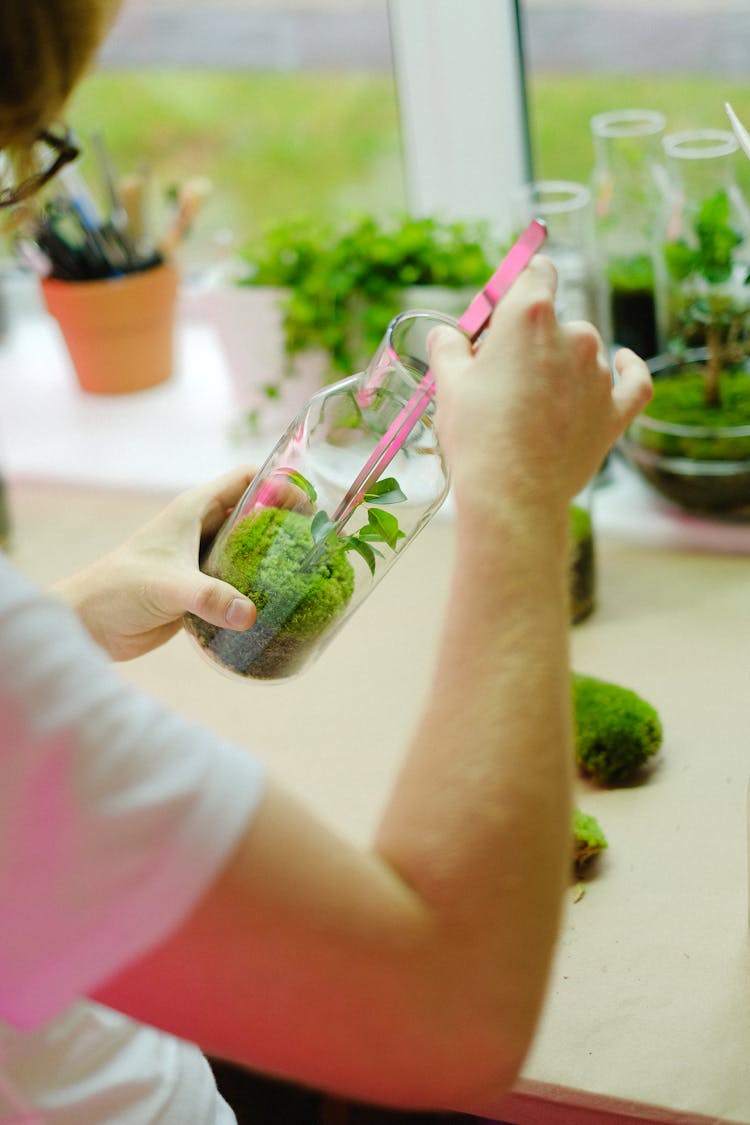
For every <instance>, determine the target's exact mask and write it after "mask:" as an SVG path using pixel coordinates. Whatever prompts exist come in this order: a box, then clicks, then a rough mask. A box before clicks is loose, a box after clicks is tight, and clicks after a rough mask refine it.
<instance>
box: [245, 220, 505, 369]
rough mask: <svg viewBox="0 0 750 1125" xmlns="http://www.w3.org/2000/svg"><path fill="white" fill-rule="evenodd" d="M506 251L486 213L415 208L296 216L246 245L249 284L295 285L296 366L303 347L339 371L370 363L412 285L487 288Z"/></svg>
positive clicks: (287, 317) (290, 328) (289, 316)
mask: <svg viewBox="0 0 750 1125" xmlns="http://www.w3.org/2000/svg"><path fill="white" fill-rule="evenodd" d="M500 253H501V251H500V247H499V245H498V244H497V243H496V242H495V241H494V240H493V239H492V237H491V236H490V233H489V228H488V226H487V224H484V223H466V222H441V221H439V220H438V219H435V218H429V217H427V218H416V217H412V216H409V215H398V216H396V217H393V218H390V219H383V220H379V219H377V218H375V217H374V216H372V215H361V216H358V217H355V218H350V219H348V220H347V221H345V222H343V223H333V222H322V221H315V220H307V219H304V218H296V219H293V220H290V221H287V222H284V223H281V224H277V225H276V226H273V227H271V228H270V229H269V230H268V231H267V232H266V234H265V235H264V236H263V237H262V238H261V239H258V240H256V241H255V242H254V243H252V244H251V245H250V246H248V247H247V248H246V249H245V251H244V254H243V257H244V258H245V260H246V262H247V264H248V266H249V271H250V272H249V276H248V277H247V278H246V279H244V280H243V281H242V282H241V284H245V285H267V286H273V287H280V288H282V289H287V290H288V291H289V292H288V294H287V295H286V296H285V297H284V298H283V299H282V313H283V326H284V337H285V350H286V357H287V362H288V368H289V371H290V372H291V371H292V370H293V368H294V361H295V358H296V357H297V356H299V354H300V353H302V352H306V351H310V350H321V351H323V352H326V353H327V354H328V356H329V357H330V364H329V379H330V380H335V379H338V378H341V377H342V376H343V375H351V374H352V373H353V372H355V371H359V370H362V369H363V367H364V366H365V364H366V363H367V362H368V361H369V359H370V358H371V356H372V355H373V353H374V352H375V350H376V348H377V346H378V344H379V343H380V341H381V339H382V336H383V333H384V332H385V329H386V328H387V326H388V324H389V322H390V321H391V319H392V318H393V317H394V316H395V315H396V313H398V312H400V311H401V309H402V307H403V305H402V299H401V293H402V291H403V290H404V289H405V288H410V287H413V286H422V285H430V286H441V287H445V288H448V289H456V290H464V289H478V288H480V287H481V286H482V285H484V283H485V282H486V280H487V278H488V276H489V275H490V273H491V272H492V270H493V269H494V268H495V267H496V265H497V261H498V260H499V257H500ZM462 311H463V308H461V309H459V310H458V315H460V313H461V312H462Z"/></svg>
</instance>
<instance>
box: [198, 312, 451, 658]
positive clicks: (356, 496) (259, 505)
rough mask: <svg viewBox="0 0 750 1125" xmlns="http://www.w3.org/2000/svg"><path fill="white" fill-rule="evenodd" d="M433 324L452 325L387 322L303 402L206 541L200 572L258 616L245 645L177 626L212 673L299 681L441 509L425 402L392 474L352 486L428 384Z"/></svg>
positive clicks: (440, 470)
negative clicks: (348, 372)
mask: <svg viewBox="0 0 750 1125" xmlns="http://www.w3.org/2000/svg"><path fill="white" fill-rule="evenodd" d="M438 324H450V325H453V326H455V325H456V321H455V320H454V319H453V318H451V317H449V316H447V315H443V314H440V313H437V312H431V311H423V310H413V311H409V312H405V313H402V314H400V315H399V316H397V317H395V318H394V319H393V320H392V321H391V323H390V325H389V326H388V329H387V331H386V333H385V336H384V338H383V341H382V343H381V345H380V347H379V349H378V351H377V353H376V354H375V356H374V358H373V360H372V362H371V363H370V365H369V366H368V368H367V369H366V370H365V371H364V372H361V373H359V374H356V375H352V376H350V377H349V378H347V379H344V380H342V381H340V382H338V383H335V384H333V385H331V386H329V387H326V388H324V389H323V390H321V391H319V392H318V393H317V394H315V395H314V396H313V397H312V398H311V399H310V401H309V403H308V404H307V406H306V407H305V408H304V409H303V410H302V411H301V412H300V414H299V415H298V416H297V418H296V419H295V420H294V421H293V423H292V424H291V425H290V426H289V428H288V429H287V430H286V432H285V433H284V435H283V436H282V437H281V439H280V440H279V442H278V443H277V445H276V447H275V448H274V450H273V452H272V453H271V454H270V456H269V457H268V459H267V461H266V463H265V464H264V466H263V467H262V468H261V470H260V472H259V473H258V475H257V476H256V477H255V479H254V481H253V482H252V484H251V485H250V486H249V488H248V489H247V491H246V492H245V494H244V495H243V497H242V498H241V500H240V501H239V503H238V504H237V505H236V507H235V509H234V511H233V512H232V513H231V515H230V516H229V518H228V519H227V521H226V522H225V524H224V526H223V527H222V529H221V530H220V532H219V533H218V535H217V536H216V538H215V539H214V541H213V543H212V545H211V547H210V550H209V552H208V554H207V556H206V557H205V558H204V559H203V560H202V562H201V566H202V568H203V570H204V571H205V572H206V573H209V574H212V575H214V576H215V577H219V578H222V579H225V580H226V581H228V582H230V583H231V584H232V585H234V586H235V587H236V588H237V589H239V590H241V591H242V592H243V593H245V594H247V595H249V596H250V597H251V598H252V599H253V601H254V602H255V604H256V606H257V609H258V617H257V620H256V622H255V624H254V625H253V626H252V628H251V629H249V630H247V632H244V633H236V632H233V631H232V630H229V629H223V628H219V627H217V626H215V625H210V624H208V623H207V622H205V621H203V620H202V619H201V618H198V617H196V616H194V615H187V616H186V618H185V622H184V623H185V628H186V629H187V631H188V632H189V633H190V634H191V635H192V636H193V637H194V638H195V640H196V642H197V643H198V645H199V646H200V648H201V650H202V652H203V653H204V654H205V655H206V656H207V657H208V658H209V659H210V660H211V661H212V662H213V663H214V664H216V665H218V666H219V667H220V668H222V669H224V670H226V671H228V672H230V673H235V674H237V675H239V676H243V677H249V678H251V679H256V680H283V679H287V678H289V677H290V676H293V675H296V674H297V673H299V672H301V671H302V670H303V669H304V668H306V667H307V666H308V665H309V664H310V663H311V662H312V661H313V660H314V659H315V658H316V656H317V655H318V654H319V653H320V652H321V651H322V649H323V648H324V647H325V646H326V645H327V644H328V643H329V642H330V641H331V639H332V638H333V637H334V636H335V634H336V633H337V632H338V630H339V629H340V628H341V626H342V625H343V624H344V622H345V621H346V620H347V619H348V618H349V617H350V616H351V614H352V613H353V612H354V611H355V610H356V608H357V606H358V605H359V604H360V603H361V602H362V601H363V600H364V598H366V597H367V595H368V593H369V592H370V590H372V589H373V587H374V586H375V585H376V584H377V583H378V582H379V581H380V580H381V578H382V577H383V576H384V575H385V574H386V573H387V571H388V570H389V569H390V568H391V566H392V565H393V564H394V562H395V561H396V559H397V558H398V557H399V555H400V554H401V553H402V552H403V551H404V550H405V549H406V547H408V545H409V543H410V542H411V541H412V540H413V539H414V537H415V536H416V535H417V534H418V532H419V531H420V530H421V529H422V528H423V527H424V526H425V524H426V523H427V522H428V520H429V519H430V518H431V516H432V515H433V514H434V513H435V512H436V511H437V509H438V508H439V507H440V505H441V504H442V503H443V501H444V499H445V497H446V495H447V493H448V489H449V476H448V469H447V465H446V462H445V459H444V456H443V453H442V451H441V448H440V445H439V443H438V439H437V434H436V431H435V426H434V421H433V415H434V398H433V397H432V396H426V401H425V402H424V403H423V404H420V407H421V408H420V410H419V412H418V414H417V416H416V417H417V420H416V424H415V425H414V426H413V428H411V429H410V431H409V432H408V435H407V436H406V438H405V440H404V441H403V443H402V444H401V445H400V447H399V448H398V450H397V452H396V453H395V455H394V456H393V459H392V460H391V461H390V463H388V464H387V465H386V466H385V467H384V468H383V470H382V472H380V471H378V470H377V469H376V470H374V471H371V472H370V473H369V474H368V475H367V478H366V479H363V480H361V481H360V483H359V484H358V485H357V482H358V478H360V477H361V476H362V472H361V471H362V469H363V467H364V466H366V465H368V462H369V461H370V460H371V458H372V456H373V453H374V452H375V451H376V450H377V449H378V448H380V447H381V446H382V441H383V437H384V435H385V434H386V433H387V432H388V431H389V429H390V428H391V427H392V426H393V424H394V422H395V421H396V419H398V418H399V416H400V415H401V413H402V411H403V410H404V408H405V406H406V404H407V403H408V402H409V400H410V399H412V398H413V396H414V395H415V392H416V391H417V388H418V387H419V384H420V381H421V380H422V378H423V376H424V375H425V373H426V372H427V369H428V362H427V347H426V340H427V336H428V334H429V332H430V331H431V329H432V328H434V327H435V326H436V325H438ZM355 485H357V487H355V488H353V486H355Z"/></svg>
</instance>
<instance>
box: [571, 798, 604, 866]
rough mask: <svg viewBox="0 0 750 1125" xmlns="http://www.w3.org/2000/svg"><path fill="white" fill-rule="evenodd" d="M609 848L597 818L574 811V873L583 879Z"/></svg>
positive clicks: (578, 810)
mask: <svg viewBox="0 0 750 1125" xmlns="http://www.w3.org/2000/svg"><path fill="white" fill-rule="evenodd" d="M606 847H608V844H607V838H606V836H605V835H604V832H603V831H602V828H601V825H600V824H599V821H598V820H597V819H596V817H594V816H591V815H590V814H589V813H585V812H583V811H582V810H581V809H574V810H573V872H574V874H575V876H576V877H577V878H579V879H580V878H582V877H583V876H584V875H585V874H586V872H587V871H588V868H589V867H590V865H591V862H592V860H594V859H595V858H596V857H597V856H598V855H600V854H601V853H602V852H603V851H604V849H605V848H606Z"/></svg>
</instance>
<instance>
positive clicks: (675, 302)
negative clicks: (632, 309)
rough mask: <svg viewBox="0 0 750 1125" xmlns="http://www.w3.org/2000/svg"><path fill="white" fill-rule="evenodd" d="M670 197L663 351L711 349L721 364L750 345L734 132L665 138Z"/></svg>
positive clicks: (661, 286)
mask: <svg viewBox="0 0 750 1125" xmlns="http://www.w3.org/2000/svg"><path fill="white" fill-rule="evenodd" d="M663 145H664V152H665V160H666V171H667V189H668V190H667V197H666V200H665V205H664V210H663V214H662V218H661V224H660V240H659V254H658V257H657V260H656V276H657V290H656V291H657V311H658V324H659V341H660V351H661V352H663V353H667V354H671V355H680V354H682V353H684V352H685V351H686V350H687V349H692V348H706V349H707V351H708V358H709V363H711V362H713V363H714V365H715V367H716V376H717V379H718V376H719V373H720V369H721V368H722V367H724V366H725V365H726V364H728V363H730V364H734V365H736V364H737V363H742V362H744V361H745V360H746V359H747V357H748V350H749V349H750V288H749V287H748V285H747V277H748V274H749V273H750V209H749V208H748V205H747V202H746V200H745V198H744V197H743V195H742V192H741V190H740V188H739V186H738V184H737V181H736V179H735V160H736V154H737V151H738V148H739V146H738V143H737V141H736V139H735V137H734V135H733V134H732V133H731V132H729V131H728V130H727V131H725V130H721V129H694V130H685V131H682V132H678V133H670V134H668V135H667V136H666V137H664V140H663Z"/></svg>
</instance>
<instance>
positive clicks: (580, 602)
mask: <svg viewBox="0 0 750 1125" xmlns="http://www.w3.org/2000/svg"><path fill="white" fill-rule="evenodd" d="M594 491H595V480H594V481H591V482H590V483H589V484H588V485H586V487H585V488H584V489H582V490H581V492H579V493H578V495H577V496H575V497H574V498H573V500H572V502H571V505H570V623H571V625H578V624H579V622H581V621H585V620H586V618H587V617H590V616H591V614H592V613H593V612H594V610H595V608H596V537H595V535H594V520H593V499H594Z"/></svg>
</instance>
